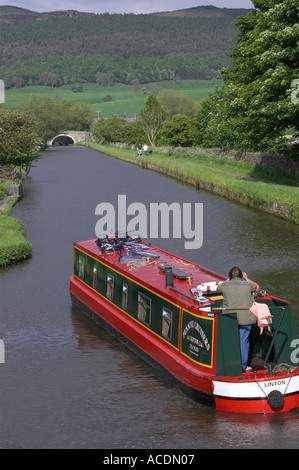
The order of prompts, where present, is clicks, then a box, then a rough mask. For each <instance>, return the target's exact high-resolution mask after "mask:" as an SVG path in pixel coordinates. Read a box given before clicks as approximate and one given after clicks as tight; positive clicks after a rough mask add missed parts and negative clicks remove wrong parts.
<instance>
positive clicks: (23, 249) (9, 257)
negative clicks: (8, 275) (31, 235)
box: [0, 216, 32, 266]
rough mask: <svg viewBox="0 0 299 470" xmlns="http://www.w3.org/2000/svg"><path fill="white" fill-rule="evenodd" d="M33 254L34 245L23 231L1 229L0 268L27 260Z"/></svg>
mask: <svg viewBox="0 0 299 470" xmlns="http://www.w3.org/2000/svg"><path fill="white" fill-rule="evenodd" d="M1 217H3V216H1ZM31 253H32V244H31V243H30V242H28V241H27V240H26V238H25V237H24V235H23V234H22V231H19V230H12V229H4V228H1V229H0V266H6V265H7V264H10V263H12V262H14V261H19V260H23V259H26V258H28V257H29V256H31Z"/></svg>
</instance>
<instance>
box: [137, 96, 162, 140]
mask: <svg viewBox="0 0 299 470" xmlns="http://www.w3.org/2000/svg"><path fill="white" fill-rule="evenodd" d="M166 118H167V112H166V111H165V109H164V108H163V106H161V104H160V103H159V101H158V100H157V98H155V97H154V96H153V95H149V97H148V98H147V100H146V103H145V107H144V108H143V109H142V110H141V111H140V113H139V119H140V122H141V125H142V127H143V130H144V132H145V134H146V136H147V139H148V142H149V143H150V145H152V146H155V145H156V141H157V138H158V136H159V134H160V133H161V130H162V127H163V124H164V122H165V121H166Z"/></svg>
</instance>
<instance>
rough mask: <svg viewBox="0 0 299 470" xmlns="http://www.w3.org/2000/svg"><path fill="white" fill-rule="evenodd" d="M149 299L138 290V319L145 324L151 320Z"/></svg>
mask: <svg viewBox="0 0 299 470" xmlns="http://www.w3.org/2000/svg"><path fill="white" fill-rule="evenodd" d="M151 303H152V301H151V299H150V298H149V297H147V296H146V295H144V294H141V293H140V292H139V294H138V315H137V316H138V319H139V320H141V321H142V322H143V323H146V324H147V325H149V324H150V321H151Z"/></svg>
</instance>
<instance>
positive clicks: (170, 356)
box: [70, 276, 299, 414]
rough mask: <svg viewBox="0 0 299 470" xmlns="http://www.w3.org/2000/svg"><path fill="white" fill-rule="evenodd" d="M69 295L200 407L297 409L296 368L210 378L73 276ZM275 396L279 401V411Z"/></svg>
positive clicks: (254, 410)
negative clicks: (271, 396) (271, 394)
mask: <svg viewBox="0 0 299 470" xmlns="http://www.w3.org/2000/svg"><path fill="white" fill-rule="evenodd" d="M70 293H71V295H72V298H73V300H74V302H75V304H76V302H77V305H79V308H81V307H83V306H84V307H86V308H87V310H88V312H89V313H88V314H89V315H92V316H95V317H96V318H97V319H99V320H101V323H102V321H104V322H105V324H106V325H108V327H112V328H113V329H114V330H115V331H116V332H118V333H120V334H121V335H123V336H124V337H125V338H127V339H128V340H129V341H130V343H131V345H132V346H133V347H134V349H135V350H136V348H137V349H138V350H139V351H140V352H141V353H142V355H143V353H145V354H146V355H147V356H149V357H150V358H151V359H153V360H154V361H155V362H157V363H158V364H160V365H161V366H163V368H164V369H166V370H167V371H168V372H169V373H170V374H171V375H172V376H174V377H175V378H176V379H177V380H178V382H179V383H180V384H182V385H183V386H184V387H186V389H188V390H189V391H191V392H192V395H193V396H195V397H196V398H197V399H199V400H200V401H201V402H202V401H204V402H205V403H207V404H210V405H212V406H214V407H215V408H216V409H217V410H222V411H229V412H234V413H250V414H252V413H267V414H268V413H281V412H287V411H292V410H295V409H299V368H298V367H297V368H296V370H295V371H294V372H293V373H292V374H288V373H283V372H280V373H278V374H275V377H273V376H271V375H269V373H268V371H267V370H264V371H259V372H258V375H256V376H254V375H253V374H252V373H251V374H242V375H241V376H235V377H215V376H213V368H211V369H210V370H207V368H206V367H202V368H201V367H199V366H198V364H197V365H196V366H195V365H193V363H192V361H190V359H189V358H187V357H185V355H183V354H182V353H181V351H180V349H179V348H178V349H176V348H173V347H172V346H171V345H169V344H168V343H167V342H166V341H163V340H161V338H160V337H158V336H157V335H155V334H154V333H153V332H152V331H151V330H150V329H148V328H146V327H144V325H141V324H140V323H139V322H136V320H135V319H134V318H132V317H130V316H129V315H124V313H123V312H122V311H121V310H120V309H118V308H117V307H116V306H115V305H114V304H113V303H112V302H110V301H109V300H108V299H105V298H103V297H102V296H101V295H99V294H98V293H97V292H95V291H94V290H93V289H91V288H89V287H88V286H87V285H86V284H84V283H83V282H82V281H80V280H79V279H78V278H77V277H76V276H72V277H71V279H70ZM275 382H276V383H275ZM277 384H278V385H277ZM272 386H273V387H274V388H275V390H276V391H277V396H278V402H277V400H276V402H275V401H272V402H271V400H270V399H269V396H268V395H269V394H268V393H267V392H268V390H267V392H266V388H265V387H268V389H269V387H270V389H271V387H272ZM277 388H278V389H279V390H277ZM280 390H281V392H280ZM283 392H285V393H283ZM279 393H280V394H281V395H282V396H283V398H282V405H281V406H279V405H280V402H279V399H280V398H281V397H280V395H279ZM274 398H275V397H274ZM276 398H277V397H276Z"/></svg>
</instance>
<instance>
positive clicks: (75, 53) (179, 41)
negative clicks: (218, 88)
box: [0, 6, 249, 87]
mask: <svg viewBox="0 0 299 470" xmlns="http://www.w3.org/2000/svg"><path fill="white" fill-rule="evenodd" d="M248 11H249V10H243V9H226V8H223V9H220V8H216V7H196V8H190V9H186V10H178V11H174V12H163V13H156V14H139V15H135V14H108V13H105V14H91V13H81V12H77V11H73V10H67V11H63V12H61V11H60V12H51V13H36V12H31V11H29V10H24V9H22V8H16V7H8V6H1V7H0V25H1V32H0V40H1V42H0V44H1V47H0V76H1V78H2V79H3V80H4V81H5V84H6V87H13V86H14V87H17V86H24V85H33V84H42V85H45V84H52V85H53V86H59V85H63V84H68V83H74V82H84V81H86V82H96V81H98V82H99V81H100V80H103V79H106V80H108V81H109V82H110V83H113V82H119V83H131V82H132V80H138V81H139V82H140V83H147V82H151V81H160V80H167V79H174V78H176V79H210V78H213V77H215V76H217V74H218V70H219V69H221V68H222V67H224V66H228V65H229V64H230V59H229V57H228V53H229V52H230V48H231V47H232V46H233V45H234V41H233V36H235V35H236V34H237V31H238V30H237V28H236V27H235V26H234V25H233V22H234V21H236V20H237V18H238V16H240V15H245V14H247V13H248ZM98 74H110V76H109V77H108V78H107V75H106V77H103V75H102V76H101V75H98Z"/></svg>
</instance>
